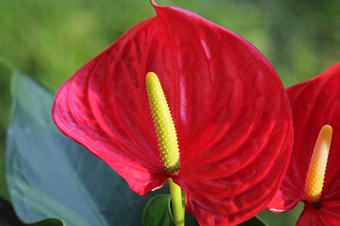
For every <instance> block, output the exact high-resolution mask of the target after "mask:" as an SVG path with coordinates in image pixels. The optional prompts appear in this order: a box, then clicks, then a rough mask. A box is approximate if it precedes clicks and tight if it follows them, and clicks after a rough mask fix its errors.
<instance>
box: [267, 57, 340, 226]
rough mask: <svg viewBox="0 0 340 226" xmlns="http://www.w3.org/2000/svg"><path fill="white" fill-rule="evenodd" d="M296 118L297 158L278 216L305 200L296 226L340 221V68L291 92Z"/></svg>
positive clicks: (277, 201)
mask: <svg viewBox="0 0 340 226" xmlns="http://www.w3.org/2000/svg"><path fill="white" fill-rule="evenodd" d="M287 93H288V97H289V100H290V103H291V106H292V112H293V119H294V134H295V135H294V137H295V140H294V148H293V153H292V160H291V162H290V166H289V168H288V171H287V175H286V176H285V178H284V180H283V183H282V185H281V187H280V189H279V191H278V193H277V194H276V196H275V198H274V199H273V200H272V201H271V202H270V204H269V205H268V208H269V209H270V210H271V211H273V212H285V211H289V210H291V209H292V208H294V207H295V206H296V204H297V203H298V202H300V201H302V202H303V203H304V205H305V206H304V210H303V212H302V214H301V216H300V217H299V219H298V221H297V225H316V226H319V225H320V226H321V225H339V222H340V176H339V175H340V152H339V149H340V64H337V65H335V66H333V67H331V68H330V69H328V70H327V71H325V72H324V73H322V74H320V75H319V76H317V77H315V78H313V79H311V80H308V81H306V82H303V83H300V84H297V85H295V86H292V87H290V88H288V89H287Z"/></svg>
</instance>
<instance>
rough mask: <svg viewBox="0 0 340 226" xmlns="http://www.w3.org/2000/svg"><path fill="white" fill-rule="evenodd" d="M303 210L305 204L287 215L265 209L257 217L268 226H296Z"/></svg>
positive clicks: (300, 204) (286, 213) (299, 205)
mask: <svg viewBox="0 0 340 226" xmlns="http://www.w3.org/2000/svg"><path fill="white" fill-rule="evenodd" d="M302 210H303V204H302V203H299V204H298V205H297V206H296V207H295V208H294V209H293V210H291V211H289V212H285V213H273V212H270V211H269V210H268V209H265V210H264V211H262V212H261V213H260V214H258V215H257V216H256V217H257V218H258V219H260V220H261V221H262V222H263V223H264V224H265V225H267V226H294V225H295V224H296V221H297V219H298V218H299V216H300V214H301V212H302Z"/></svg>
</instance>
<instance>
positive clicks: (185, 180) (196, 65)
mask: <svg viewBox="0 0 340 226" xmlns="http://www.w3.org/2000/svg"><path fill="white" fill-rule="evenodd" d="M153 7H154V8H155V10H156V13H157V16H156V17H153V18H150V19H147V20H145V21H143V22H141V23H139V24H137V25H136V26H134V27H132V28H131V29H130V30H129V31H128V32H126V33H125V34H124V35H123V36H122V37H120V38H119V39H118V40H117V41H116V42H115V43H113V44H112V45H111V46H110V47H109V48H107V49H106V50H105V51H104V52H102V53H101V54H99V55H98V56H97V57H95V58H94V59H92V60H91V61H90V62H88V63H87V64H85V65H84V66H83V67H82V68H81V69H79V70H78V71H77V72H76V73H75V74H74V75H73V76H72V77H71V78H70V79H69V80H68V81H66V82H65V83H64V85H63V86H62V87H61V88H60V89H59V91H58V93H57V95H56V99H55V102H54V106H53V112H52V114H53V119H54V122H55V123H56V125H57V127H58V128H59V129H60V130H61V131H62V132H63V133H64V134H66V135H67V136H69V137H70V138H72V139H74V140H75V141H77V142H79V143H80V144H82V145H84V146H85V147H86V148H87V149H88V150H89V151H90V152H92V153H93V154H95V155H97V156H98V157H99V158H101V159H102V160H103V161H105V162H106V163H107V164H109V165H110V166H111V167H112V168H113V169H114V170H115V171H116V172H117V173H118V174H120V175H121V176H122V177H124V178H125V180H126V181H127V182H128V184H129V186H130V188H131V189H132V190H134V191H135V192H136V193H138V194H141V195H143V194H145V193H147V192H149V191H151V190H152V189H155V188H157V187H159V186H162V185H163V184H165V183H166V182H167V181H168V178H171V179H172V180H173V181H174V182H175V183H176V184H178V185H179V186H180V187H181V188H182V189H183V190H184V192H185V194H186V200H185V203H186V209H187V210H188V211H189V212H190V213H192V214H193V215H194V216H195V217H196V218H197V220H198V221H199V223H200V224H201V225H228V224H238V223H240V222H243V221H245V220H247V219H249V218H251V217H252V216H254V215H256V214H257V213H259V212H260V211H262V210H263V209H264V208H265V206H266V205H267V203H268V202H269V201H270V200H271V199H272V198H273V196H274V195H275V193H276V191H277V189H278V187H279V185H280V183H281V181H282V179H283V176H284V173H285V171H286V169H287V167H288V163H289V159H290V154H291V153H290V152H291V148H292V139H293V134H292V117H291V111H290V106H289V102H288V98H287V96H286V92H285V90H284V89H283V86H282V84H281V82H280V80H279V78H278V76H277V74H276V72H275V71H274V69H273V67H272V66H271V65H270V64H269V63H268V61H267V60H266V59H265V58H264V56H263V55H262V54H261V53H260V52H259V51H258V50H257V49H256V48H254V47H253V46H252V45H251V44H250V43H248V42H247V41H245V40H244V39H242V38H241V37H239V36H237V35H235V34H234V33H232V32H230V31H228V30H226V29H224V28H222V27H219V26H217V25H215V24H213V23H211V22H209V21H207V20H205V19H203V18H201V17H199V16H197V15H196V14H194V13H191V12H189V11H186V10H183V9H180V8H175V7H159V6H156V5H154V4H153ZM148 72H154V73H155V74H157V76H158V77H159V80H160V83H161V85H162V87H163V90H164V94H165V97H166V99H167V103H168V105H169V108H170V110H171V116H172V118H173V122H174V127H175V129H176V132H177V139H178V149H179V159H180V160H179V169H178V170H177V167H176V168H175V169H174V171H176V172H174V173H172V169H170V171H171V172H170V171H169V172H167V171H166V170H164V168H163V164H162V162H161V157H160V151H159V147H158V143H157V138H156V133H155V128H154V123H153V118H152V114H151V111H150V107H149V101H148V95H147V88H146V82H145V76H146V74H147V73H148Z"/></svg>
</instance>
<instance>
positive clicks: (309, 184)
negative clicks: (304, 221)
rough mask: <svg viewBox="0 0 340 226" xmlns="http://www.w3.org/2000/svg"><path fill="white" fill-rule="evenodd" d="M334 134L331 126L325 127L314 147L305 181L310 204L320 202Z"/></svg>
mask: <svg viewBox="0 0 340 226" xmlns="http://www.w3.org/2000/svg"><path fill="white" fill-rule="evenodd" d="M332 133H333V129H332V127H331V126H329V125H325V126H323V127H322V128H321V130H320V132H319V135H318V138H317V140H316V143H315V146H314V150H313V154H312V159H311V161H310V163H309V168H308V172H307V177H306V181H305V198H306V201H307V202H309V203H314V202H318V201H319V199H320V196H321V193H322V187H323V182H324V178H325V172H326V165H327V159H328V153H329V148H330V146H331V140H332Z"/></svg>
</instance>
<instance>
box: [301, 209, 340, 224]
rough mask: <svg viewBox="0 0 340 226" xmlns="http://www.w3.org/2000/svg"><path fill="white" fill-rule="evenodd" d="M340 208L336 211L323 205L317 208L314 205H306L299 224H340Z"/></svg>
mask: <svg viewBox="0 0 340 226" xmlns="http://www.w3.org/2000/svg"><path fill="white" fill-rule="evenodd" d="M339 214H340V210H339V209H337V210H336V211H334V209H333V208H332V207H329V206H323V207H322V208H320V209H315V208H313V207H312V206H306V207H305V208H304V210H303V212H302V213H301V215H300V217H299V219H298V221H297V222H296V225H297V226H305V225H308V226H323V225H339V222H340V221H339V220H340V219H339Z"/></svg>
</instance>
